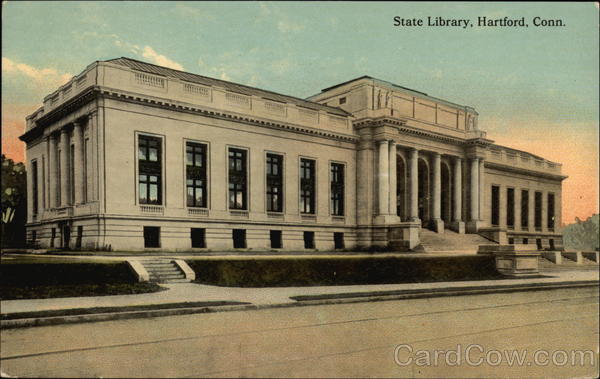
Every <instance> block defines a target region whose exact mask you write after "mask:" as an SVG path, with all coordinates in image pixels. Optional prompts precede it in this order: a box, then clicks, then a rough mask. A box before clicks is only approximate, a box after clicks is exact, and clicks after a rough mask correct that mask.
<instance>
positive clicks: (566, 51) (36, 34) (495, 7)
mask: <svg viewBox="0 0 600 379" xmlns="http://www.w3.org/2000/svg"><path fill="white" fill-rule="evenodd" d="M394 16H401V17H406V18H414V17H416V18H425V19H426V18H427V16H432V17H436V16H441V17H444V18H468V19H471V20H472V21H473V22H476V21H477V17H478V16H486V17H491V18H501V17H505V16H507V17H509V18H520V17H525V19H526V21H527V22H529V23H531V19H532V18H533V17H535V16H539V17H542V18H547V19H558V18H561V19H562V20H563V21H564V22H565V25H566V26H564V27H555V28H536V27H534V26H533V25H531V24H530V26H529V28H500V27H498V28H479V27H477V26H476V27H473V28H466V29H461V28H433V27H413V28H406V27H404V28H403V27H394V26H393V17H394ZM2 32H3V35H2V66H3V67H2V70H3V72H2V74H3V75H2V109H3V120H2V121H3V122H2V125H3V132H8V133H7V134H8V135H16V134H18V133H17V131H16V130H17V129H19V128H22V120H23V118H24V116H25V114H27V113H29V112H31V110H33V109H35V107H36V106H39V105H40V104H41V101H42V99H43V97H44V96H45V95H46V94H48V93H49V92H50V91H52V90H53V89H55V88H56V87H57V86H58V85H60V84H61V83H62V82H64V81H65V80H66V79H67V78H68V77H70V76H71V75H75V74H78V73H79V72H81V71H82V70H83V69H84V68H85V67H86V66H87V65H88V64H89V63H91V62H93V61H95V60H103V59H109V58H115V57H120V56H128V57H131V58H136V59H140V60H144V61H148V62H152V63H157V64H162V65H168V66H171V67H175V68H180V69H183V70H185V71H190V72H194V73H198V74H202V75H207V76H212V77H218V78H222V79H226V80H232V81H235V82H239V83H244V84H248V85H252V86H257V87H261V88H265V89H269V90H272V91H276V92H281V93H285V94H289V95H294V96H298V97H307V96H310V95H313V94H315V93H317V92H319V91H320V90H321V89H322V88H326V87H328V86H331V85H334V84H336V83H339V82H342V81H346V80H348V79H352V78H355V77H358V76H361V75H370V76H374V77H377V78H380V79H384V80H388V81H391V82H394V83H397V84H400V85H402V86H405V87H409V88H414V89H416V90H419V91H423V92H426V93H428V94H430V95H432V96H435V97H440V98H443V99H447V100H449V101H452V102H456V103H460V104H466V105H471V106H474V107H475V108H476V109H477V110H478V112H479V113H480V115H481V116H480V121H479V125H480V127H481V128H483V129H485V130H487V131H488V136H489V137H491V138H492V139H496V140H497V141H498V142H500V143H504V144H511V145H513V146H515V144H516V146H515V147H517V148H527V149H528V150H531V151H532V152H535V153H538V154H540V155H543V156H546V157H547V158H549V159H554V160H559V161H564V158H563V157H564V155H565V154H566V153H568V152H564V151H563V150H561V149H557V148H553V149H548V146H552V144H557V145H558V144H561V143H565V141H568V143H569V144H570V145H571V146H572V150H573V149H575V150H574V151H577V149H578V150H579V151H581V150H582V149H585V150H586V151H590V152H592V154H591V156H590V159H589V160H588V161H586V162H587V163H586V164H587V166H586V167H587V168H586V170H588V174H587V175H588V176H589V172H592V171H593V170H594V169H595V172H594V173H593V175H595V177H596V178H597V157H598V153H597V151H598V150H597V148H598V145H597V142H596V141H597V138H598V103H599V97H598V92H599V91H598V80H599V79H598V77H599V73H598V67H599V62H598V55H599V52H598V44H599V41H598V6H597V4H595V3H439V2H435V3H423V2H419V3H394V2H381V3H379V2H350V3H345V2H313V3H300V2H298V3H296V2H228V3H218V2H121V1H115V2H76V1H73V2H71V1H69V2H58V1H57V2H28V1H24V2H13V1H8V2H3V13H2ZM5 113H6V115H5ZM19 120H21V121H19ZM19 122H20V124H19ZM11 132H14V133H12V134H11ZM548 132H550V133H548ZM540 133H541V134H544V136H543V137H544V138H539V136H540ZM548 134H549V135H548ZM552 136H554V137H555V139H554V140H550V139H548V138H551V137H552ZM523 139H524V140H525V144H524V142H523V141H522V140H523ZM592 141H593V142H592ZM7 142H10V141H7ZM5 145H6V144H5V141H4V137H3V150H4V149H5ZM11 146H12V145H11ZM573 146H574V147H573ZM571 152H573V151H571ZM573 166H575V165H573ZM579 166H580V165H579ZM588 166H589V167H588ZM566 168H567V167H566V166H565V169H566ZM572 169H573V170H579V171H577V172H578V173H579V172H581V168H577V167H573V168H572ZM574 173H575V171H573V172H572V173H567V174H568V175H573V174H574ZM596 182H597V181H596ZM593 187H595V188H596V194H597V185H594V186H593ZM596 196H597V195H596ZM588 200H589V199H588ZM595 204H596V205H595V209H597V202H596V203H595Z"/></svg>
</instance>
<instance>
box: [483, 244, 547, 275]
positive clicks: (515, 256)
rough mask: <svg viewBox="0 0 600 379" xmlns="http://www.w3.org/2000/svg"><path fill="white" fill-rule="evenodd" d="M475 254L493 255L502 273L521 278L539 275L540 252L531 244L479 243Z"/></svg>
mask: <svg viewBox="0 0 600 379" xmlns="http://www.w3.org/2000/svg"><path fill="white" fill-rule="evenodd" d="M477 254H487V255H493V256H494V257H495V258H496V270H498V272H500V273H501V274H502V275H505V276H510V277H515V278H522V277H528V276H537V275H539V258H540V256H541V254H540V252H539V251H537V250H534V249H533V248H532V246H531V245H480V246H479V250H478V251H477Z"/></svg>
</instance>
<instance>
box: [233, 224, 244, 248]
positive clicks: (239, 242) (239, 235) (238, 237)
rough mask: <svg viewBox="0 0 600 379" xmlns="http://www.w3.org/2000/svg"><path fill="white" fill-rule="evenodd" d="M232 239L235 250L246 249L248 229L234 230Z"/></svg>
mask: <svg viewBox="0 0 600 379" xmlns="http://www.w3.org/2000/svg"><path fill="white" fill-rule="evenodd" d="M232 238H233V248H234V249H245V248H246V229H233V231H232Z"/></svg>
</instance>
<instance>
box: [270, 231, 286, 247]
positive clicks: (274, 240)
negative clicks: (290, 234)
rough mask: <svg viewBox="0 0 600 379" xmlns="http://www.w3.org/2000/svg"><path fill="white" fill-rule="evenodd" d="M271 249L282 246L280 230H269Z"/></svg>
mask: <svg viewBox="0 0 600 379" xmlns="http://www.w3.org/2000/svg"><path fill="white" fill-rule="evenodd" d="M270 236H271V249H281V248H282V247H283V244H282V241H281V230H271V231H270Z"/></svg>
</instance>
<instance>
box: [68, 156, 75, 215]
mask: <svg viewBox="0 0 600 379" xmlns="http://www.w3.org/2000/svg"><path fill="white" fill-rule="evenodd" d="M68 187H69V204H75V145H71V148H70V149H69V184H68Z"/></svg>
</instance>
